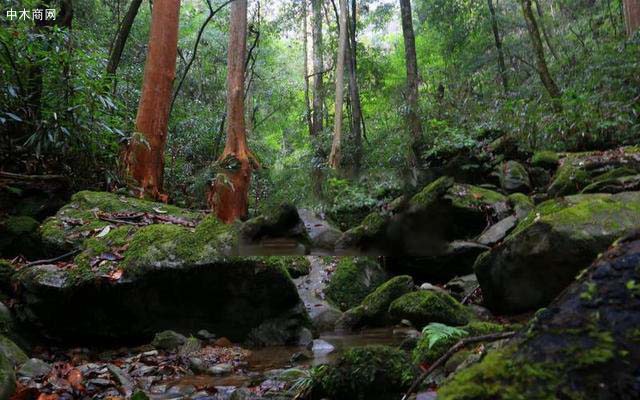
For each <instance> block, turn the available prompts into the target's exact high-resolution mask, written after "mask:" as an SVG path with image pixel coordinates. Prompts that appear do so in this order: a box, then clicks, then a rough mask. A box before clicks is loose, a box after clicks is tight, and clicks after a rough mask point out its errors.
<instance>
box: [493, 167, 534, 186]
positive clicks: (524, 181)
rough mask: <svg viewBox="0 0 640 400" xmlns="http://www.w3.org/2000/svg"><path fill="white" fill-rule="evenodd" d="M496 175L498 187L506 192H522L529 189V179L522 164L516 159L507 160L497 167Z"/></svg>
mask: <svg viewBox="0 0 640 400" xmlns="http://www.w3.org/2000/svg"><path fill="white" fill-rule="evenodd" d="M498 177H499V178H500V187H501V188H502V190H504V191H505V192H507V193H514V192H522V193H527V192H529V191H530V190H531V180H530V179H529V173H528V172H527V170H526V168H525V167H524V165H522V164H520V163H519V162H517V161H507V162H505V163H503V164H502V165H500V166H499V167H498Z"/></svg>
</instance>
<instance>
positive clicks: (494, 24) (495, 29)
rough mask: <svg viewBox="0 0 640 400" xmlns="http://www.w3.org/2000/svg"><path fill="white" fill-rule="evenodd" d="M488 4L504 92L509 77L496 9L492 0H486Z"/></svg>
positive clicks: (507, 88)
mask: <svg viewBox="0 0 640 400" xmlns="http://www.w3.org/2000/svg"><path fill="white" fill-rule="evenodd" d="M487 5H488V6H489V14H490V15H491V28H492V29H493V39H494V42H495V44H496V51H497V52H498V68H499V69H500V79H501V80H502V87H503V89H504V92H505V94H506V93H507V92H508V91H509V79H508V78H507V68H506V67H505V63H504V52H503V51H502V38H501V37H500V30H499V29H498V18H497V17H496V9H495V7H494V6H493V0H487Z"/></svg>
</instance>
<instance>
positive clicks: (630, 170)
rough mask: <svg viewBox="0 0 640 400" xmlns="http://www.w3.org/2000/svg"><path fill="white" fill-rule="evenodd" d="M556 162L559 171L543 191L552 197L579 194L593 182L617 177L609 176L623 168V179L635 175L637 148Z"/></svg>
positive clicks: (574, 155)
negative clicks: (558, 163) (558, 165)
mask: <svg viewBox="0 0 640 400" xmlns="http://www.w3.org/2000/svg"><path fill="white" fill-rule="evenodd" d="M560 162H561V164H560V167H559V168H558V170H557V171H556V174H555V175H554V177H553V180H552V182H551V184H550V185H549V188H548V190H547V191H548V193H549V195H551V196H553V197H558V196H566V195H570V194H575V193H580V191H582V190H583V189H585V188H586V187H587V186H589V185H590V184H592V183H594V182H597V181H601V180H607V179H611V178H614V177H619V176H620V175H619V173H614V176H612V175H611V173H612V171H614V170H616V169H618V170H619V169H621V168H624V171H625V172H624V175H625V176H628V175H636V174H639V173H640V147H639V146H631V147H621V148H618V149H613V150H607V151H604V152H585V153H569V154H567V155H566V156H565V157H564V158H563V159H562V160H561V161H560ZM615 175H618V176H615ZM591 191H592V190H591Z"/></svg>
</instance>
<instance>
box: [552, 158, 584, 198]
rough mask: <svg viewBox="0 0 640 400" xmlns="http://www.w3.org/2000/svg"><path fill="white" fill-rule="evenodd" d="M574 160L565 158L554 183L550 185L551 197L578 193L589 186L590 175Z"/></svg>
mask: <svg viewBox="0 0 640 400" xmlns="http://www.w3.org/2000/svg"><path fill="white" fill-rule="evenodd" d="M574 163H578V161H576V160H575V159H574V158H572V157H567V158H565V160H564V162H563V164H562V165H561V166H560V168H558V171H557V172H556V174H555V176H554V177H553V181H552V182H551V184H550V185H549V188H548V190H547V191H548V192H549V194H550V195H551V196H554V197H557V196H564V195H569V194H573V193H577V192H579V191H580V190H582V189H583V188H584V187H585V186H587V184H588V182H589V174H588V173H587V172H586V171H585V170H584V169H582V168H580V167H579V166H576V165H574Z"/></svg>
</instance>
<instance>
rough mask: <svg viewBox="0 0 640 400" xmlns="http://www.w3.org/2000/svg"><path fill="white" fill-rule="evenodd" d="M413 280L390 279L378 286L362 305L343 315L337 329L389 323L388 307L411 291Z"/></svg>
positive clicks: (403, 278) (407, 277) (403, 277)
mask: <svg viewBox="0 0 640 400" xmlns="http://www.w3.org/2000/svg"><path fill="white" fill-rule="evenodd" d="M413 288H414V283H413V279H412V278H411V277H410V276H407V275H401V276H396V277H395V278H391V279H389V280H388V281H386V282H385V283H383V284H382V285H380V286H378V288H377V289H376V290H374V291H373V292H372V293H371V294H369V295H368V296H367V297H365V298H364V300H363V301H362V303H361V304H360V305H359V306H357V307H354V308H352V309H350V310H348V311H347V312H345V313H344V314H343V316H342V317H341V318H340V320H339V321H338V323H337V326H338V327H339V328H344V329H357V328H360V327H362V326H383V325H385V324H388V323H391V321H392V319H391V317H390V315H389V306H390V305H391V303H392V302H393V301H394V300H395V299H397V298H398V297H400V296H402V295H404V294H406V293H409V292H411V291H412V290H413Z"/></svg>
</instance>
